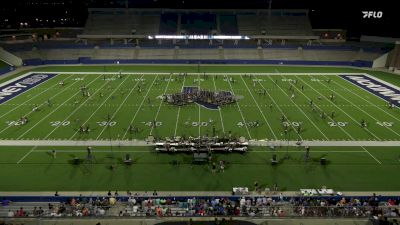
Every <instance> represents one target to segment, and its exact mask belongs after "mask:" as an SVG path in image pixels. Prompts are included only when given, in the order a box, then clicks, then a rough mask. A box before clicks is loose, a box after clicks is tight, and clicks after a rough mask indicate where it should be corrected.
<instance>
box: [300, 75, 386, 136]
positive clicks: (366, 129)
mask: <svg viewBox="0 0 400 225" xmlns="http://www.w3.org/2000/svg"><path fill="white" fill-rule="evenodd" d="M310 77H311V76H310ZM299 79H300V80H301V82H303V83H304V84H306V85H307V86H308V87H310V88H311V89H312V90H313V91H314V92H316V93H318V94H319V96H321V97H323V98H324V99H325V100H327V101H329V99H328V98H327V97H326V96H325V95H323V94H321V92H319V91H318V90H315V88H313V87H312V86H311V85H310V84H308V83H307V82H304V80H303V79H301V78H300V77H299ZM321 84H322V85H324V86H325V87H326V85H325V84H323V83H321ZM333 92H335V91H333ZM335 93H336V92H335ZM336 94H337V93H336ZM337 95H338V94H337ZM339 96H340V95H339ZM349 103H350V104H353V103H352V102H349ZM334 106H335V108H337V109H339V110H340V111H341V112H343V113H344V114H345V115H346V116H347V117H348V118H349V119H351V120H353V122H355V124H358V123H359V122H358V121H357V120H356V119H354V117H352V116H351V115H349V114H348V113H347V112H346V111H344V110H343V109H342V108H340V107H338V106H337V105H335V104H334ZM364 130H365V131H367V132H368V133H369V134H371V135H372V136H374V137H375V138H376V139H377V140H378V141H381V139H380V138H379V137H378V136H376V135H375V134H374V133H373V132H372V131H370V130H369V129H368V128H364Z"/></svg>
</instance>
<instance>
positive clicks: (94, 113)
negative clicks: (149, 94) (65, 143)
mask: <svg viewBox="0 0 400 225" xmlns="http://www.w3.org/2000/svg"><path fill="white" fill-rule="evenodd" d="M127 80H128V79H127V78H125V79H124V81H122V82H121V83H120V84H119V85H118V86H117V87H116V88H115V89H114V91H112V92H111V94H110V95H109V96H108V97H107V98H106V99H105V100H104V101H103V103H101V105H100V106H99V107H97V109H96V110H95V111H94V112H93V113H92V114H91V115H90V116H89V118H87V120H86V121H85V122H83V124H82V125H85V124H86V123H87V122H89V120H90V119H91V118H92V117H93V116H94V115H96V113H97V111H99V109H101V107H102V106H103V105H104V103H106V102H107V100H108V99H109V98H110V97H111V96H112V95H113V94H114V93H115V92H116V91H117V90H118V88H120V87H121V85H122V84H123V83H125V81H127ZM109 82H110V81H108V82H107V83H105V84H104V85H103V86H102V87H104V86H105V85H106V84H108V83H109ZM100 90H101V88H99V90H97V91H96V92H94V93H93V95H95V94H96V93H97V92H98V91H100ZM86 101H87V100H86ZM80 107H81V106H79V107H78V108H77V109H79V108H80ZM72 115H73V113H71V114H70V115H69V116H68V117H67V119H68V118H69V117H71V116H72ZM67 119H66V120H67ZM55 129H57V127H56V128H55ZM78 132H79V131H78V130H77V131H75V133H74V134H73V135H72V136H71V137H70V138H69V139H70V140H71V139H72V138H73V137H75V135H76V134H77V133H78Z"/></svg>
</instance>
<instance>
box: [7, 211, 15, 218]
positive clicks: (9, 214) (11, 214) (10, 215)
mask: <svg viewBox="0 0 400 225" xmlns="http://www.w3.org/2000/svg"><path fill="white" fill-rule="evenodd" d="M7 216H8V217H14V216H15V213H14V212H13V211H12V210H8V214H7Z"/></svg>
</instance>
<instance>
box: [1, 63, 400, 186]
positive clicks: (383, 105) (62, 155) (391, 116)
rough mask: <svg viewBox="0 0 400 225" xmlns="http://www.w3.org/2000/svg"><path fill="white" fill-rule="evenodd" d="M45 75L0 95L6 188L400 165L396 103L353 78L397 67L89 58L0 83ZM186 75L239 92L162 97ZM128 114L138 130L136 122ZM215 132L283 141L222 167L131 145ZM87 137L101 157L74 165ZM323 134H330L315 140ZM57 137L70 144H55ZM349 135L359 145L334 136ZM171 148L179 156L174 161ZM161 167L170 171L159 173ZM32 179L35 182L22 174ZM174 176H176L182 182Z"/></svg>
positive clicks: (383, 78)
mask: <svg viewBox="0 0 400 225" xmlns="http://www.w3.org/2000/svg"><path fill="white" fill-rule="evenodd" d="M185 73H187V75H186V76H185V75H183V74H185ZM38 77H40V78H41V79H43V80H41V81H37V82H38V83H35V84H34V85H32V86H29V87H28V85H27V88H26V90H21V91H20V92H18V91H16V93H13V94H10V95H7V96H5V98H4V99H3V101H2V103H1V104H0V141H1V142H2V143H3V144H2V145H3V146H2V147H1V148H0V152H1V153H0V154H1V157H0V158H1V162H0V166H1V167H3V170H2V171H3V172H1V173H0V177H2V178H4V179H9V180H10V182H9V183H2V184H0V190H35V191H38V190H55V189H57V190H107V189H108V188H113V189H119V188H121V189H132V190H133V189H135V190H147V188H149V187H155V188H156V189H158V190H208V191H212V190H229V188H230V187H232V186H250V185H251V183H252V182H254V180H260V181H261V180H263V179H265V180H267V182H266V183H265V185H271V184H272V183H273V182H277V183H278V184H279V185H282V186H283V187H284V188H285V189H287V190H296V189H298V188H300V187H309V186H312V187H317V186H320V185H329V186H330V187H335V188H338V189H344V190H396V188H399V187H400V182H398V181H394V183H393V185H389V184H387V183H385V181H384V180H385V179H389V178H390V177H391V176H395V175H396V170H398V169H399V168H400V162H399V154H400V151H399V147H396V146H399V144H397V142H398V143H400V110H399V108H398V106H397V105H394V106H393V107H389V103H394V102H393V101H391V100H388V99H385V97H384V96H383V97H382V96H379V94H376V93H374V92H373V91H368V89H366V88H365V86H362V85H357V84H363V82H364V83H365V82H366V81H365V80H367V79H368V80H369V81H374V82H377V84H378V83H379V84H385V85H387V87H388V88H393V89H397V87H398V85H399V83H400V81H399V78H397V77H395V75H389V74H384V73H382V72H375V71H371V72H370V71H363V70H356V69H347V68H317V67H315V68H313V67H311V68H305V67H299V68H296V67H254V68H252V67H249V66H247V67H246V66H243V67H240V66H231V67H229V66H208V67H207V66H201V67H200V66H165V67H162V66H125V67H124V66H120V67H101V66H98V67H90V66H89V67H83V66H82V67H48V68H37V69H35V70H33V71H31V72H24V73H20V74H18V75H16V76H14V77H11V78H9V79H8V80H7V81H2V83H3V84H0V85H1V86H2V89H3V90H4V87H9V86H12V85H15V83H18V82H19V81H26V80H27V79H34V78H35V79H36V78H38ZM358 81H360V82H358ZM369 81H368V82H369ZM35 82H36V81H35ZM370 85H371V84H370ZM17 86H18V85H17ZM185 87H191V88H193V87H195V88H199V89H201V90H209V91H228V92H230V93H231V94H233V95H234V96H236V98H237V101H236V103H233V104H230V105H225V106H221V107H220V108H219V109H211V108H208V107H207V106H204V105H200V104H197V103H191V104H187V105H183V106H176V105H172V104H169V103H168V102H165V101H163V100H162V96H163V95H164V94H173V93H178V92H181V91H182V90H183V89H184V88H185ZM13 88H15V87H13ZM8 90H11V89H8ZM3 94H4V93H3ZM0 96H1V95H0ZM363 121H364V123H363ZM362 124H364V126H363V125H362ZM130 126H134V127H136V128H137V131H136V132H131V130H129V127H130ZM82 128H83V129H85V131H82ZM87 130H88V131H87ZM213 135H216V136H220V137H222V136H232V137H244V138H246V139H247V140H250V141H251V143H255V145H269V143H274V144H275V145H277V146H276V150H271V149H270V148H268V147H251V148H250V150H249V152H248V153H246V154H243V155H240V154H232V155H229V154H217V156H216V160H217V161H218V160H225V161H227V162H228V163H229V164H228V165H229V166H228V167H227V169H226V171H225V172H224V174H218V175H217V178H216V177H213V176H212V175H211V174H210V172H209V168H208V167H207V166H194V167H193V166H192V165H191V163H190V158H191V156H190V155H185V154H181V155H179V154H178V155H163V154H156V153H154V152H153V149H152V148H151V147H135V146H136V145H140V144H137V143H142V142H144V141H145V140H147V138H148V137H149V136H153V137H155V138H161V139H165V138H173V137H177V136H180V137H198V136H213ZM87 141H90V143H96V142H98V143H101V144H99V147H95V150H96V152H95V154H96V157H97V158H96V159H97V160H96V161H95V162H90V163H85V164H83V165H80V166H79V167H76V166H73V165H71V164H70V162H69V161H70V160H71V159H72V158H73V156H80V155H82V158H84V154H85V147H86V144H85V143H88V142H87ZM287 141H292V142H297V141H300V142H305V143H310V145H311V146H314V145H315V147H312V150H311V152H312V153H311V154H312V160H311V161H304V159H303V158H304V157H303V151H302V148H301V147H298V148H297V147H286V146H285V145H286V144H287V143H289V142H287ZM323 141H324V142H325V143H328V144H326V145H328V146H326V147H318V144H314V145H313V144H312V143H322V142H323ZM292 142H290V143H292ZM10 143H11V144H10ZM21 143H22V144H21ZM38 143H39V144H38ZM62 143H67V144H66V145H68V146H60V145H63V144H62ZM277 143H279V144H277ZM339 143H340V144H339ZM346 143H348V145H347V144H346ZM371 143H374V144H371ZM377 143H378V144H377ZM100 145H101V147H100ZM343 145H345V146H346V145H347V146H353V147H339V146H343ZM377 145H381V146H387V147H377ZM55 146H57V147H55ZM95 146H96V145H95ZM52 149H57V152H58V156H57V158H56V159H53V158H52V157H51V154H49V152H50V150H52ZM275 152H276V153H275ZM126 153H130V154H132V155H133V156H134V158H136V161H135V164H134V165H132V167H125V166H124V165H120V166H117V170H116V171H109V170H108V169H107V166H108V165H111V164H121V162H122V158H123V157H124V154H126ZM272 154H277V156H278V158H280V159H283V158H285V160H281V162H280V163H279V165H278V166H277V167H273V166H271V165H270V164H269V163H268V162H269V159H270V158H271V155H272ZM285 156H287V157H285ZM321 157H327V158H328V161H329V163H328V165H327V166H324V167H321V166H320V165H319V158H321ZM174 158H175V159H178V161H180V162H182V164H181V165H178V166H176V165H171V164H170V162H171V160H173V159H174ZM217 161H216V162H217ZM149 168H150V169H149ZM5 169H7V171H9V170H12V171H16V174H17V175H16V176H18V175H20V176H21V177H20V178H22V179H15V178H12V177H10V175H11V174H10V175H9V174H6V172H4V171H5ZM33 171H35V173H38V175H37V176H35V175H33V174H32V173H33ZM62 171H65V172H66V173H63V172H62ZM161 171H162V173H163V175H160V174H158V173H161ZM346 171H348V172H347V173H346ZM102 173H104V174H103V175H105V177H103V176H102ZM165 173H168V175H166V174H165ZM174 174H175V175H178V176H174ZM383 174H384V175H383ZM14 175H15V174H14ZM238 175H240V176H238ZM152 176H154V177H152ZM193 176H194V177H193ZM196 177H197V178H196ZM199 177H201V178H199ZM284 177H287V178H289V179H288V180H285V179H284ZM370 177H371V178H370ZM48 178H50V181H46V180H47V179H48ZM154 178H157V179H154ZM4 179H2V180H4ZM32 179H34V180H36V179H37V182H33V183H34V184H33V185H30V186H24V185H23V184H26V183H27V182H28V181H29V180H32ZM178 179H179V180H181V181H182V182H181V184H177V183H179V182H180V181H179V180H178ZM196 179H200V181H201V180H202V181H203V182H200V183H198V181H197V180H196ZM341 179H343V181H344V182H341ZM51 180H53V181H55V180H58V182H54V184H53V182H51ZM85 180H89V181H90V182H88V183H85ZM217 180H218V181H217ZM63 181H64V182H63ZM138 181H140V182H139V183H138ZM60 182H61V183H60ZM362 182H364V183H362ZM365 182H371V183H365ZM55 183H57V184H55ZM261 183H263V182H261Z"/></svg>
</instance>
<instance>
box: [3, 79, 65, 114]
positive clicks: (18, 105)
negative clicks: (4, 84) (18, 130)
mask: <svg viewBox="0 0 400 225" xmlns="http://www.w3.org/2000/svg"><path fill="white" fill-rule="evenodd" d="M47 81H49V80H47ZM47 81H46V82H47ZM46 82H43V83H41V84H39V85H37V86H35V87H34V88H32V89H30V90H33V89H35V88H37V87H38V86H40V85H42V84H44V83H46ZM57 85H58V83H57V82H56V83H55V84H54V85H53V86H51V87H48V88H45V89H44V90H43V91H42V92H40V93H38V94H36V95H34V96H33V97H31V98H29V99H28V100H26V101H25V102H23V103H21V104H17V107H14V108H12V109H11V110H9V111H7V112H5V113H4V114H3V115H1V116H0V119H1V118H3V117H4V116H6V115H8V114H9V113H11V112H13V111H14V110H16V109H18V108H19V107H21V106H23V105H25V104H26V103H27V102H29V101H31V100H33V99H35V98H36V97H38V96H40V95H42V94H43V93H46V92H47V91H48V90H50V89H51V88H54V87H55V86H57ZM28 92H29V90H28V91H26V92H24V93H21V95H22V94H25V93H28ZM17 96H20V95H17ZM17 96H15V97H14V98H16V97H17ZM53 97H55V96H53ZM14 98H12V99H14ZM10 100H11V99H10ZM43 104H44V103H42V104H40V105H39V106H41V105H43ZM1 105H7V104H4V103H2V104H1ZM27 115H28V114H27Z"/></svg>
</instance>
